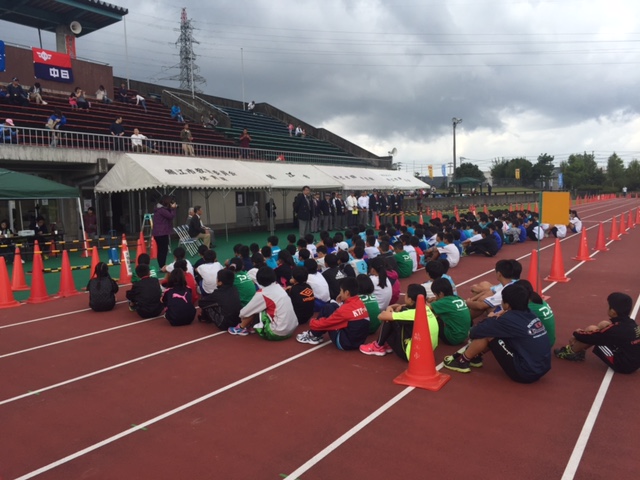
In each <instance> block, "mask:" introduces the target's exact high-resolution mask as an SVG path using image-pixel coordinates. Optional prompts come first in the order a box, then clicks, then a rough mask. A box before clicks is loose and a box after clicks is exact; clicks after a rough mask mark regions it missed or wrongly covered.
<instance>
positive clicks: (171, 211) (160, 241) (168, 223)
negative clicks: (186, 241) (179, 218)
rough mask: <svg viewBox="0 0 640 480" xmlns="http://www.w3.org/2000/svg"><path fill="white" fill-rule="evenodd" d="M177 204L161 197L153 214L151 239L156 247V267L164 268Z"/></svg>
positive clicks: (165, 197) (167, 197) (168, 198)
mask: <svg viewBox="0 0 640 480" xmlns="http://www.w3.org/2000/svg"><path fill="white" fill-rule="evenodd" d="M176 208H178V204H177V203H176V202H175V201H174V200H172V199H171V197H170V196H169V195H165V196H164V197H162V200H161V201H160V203H159V204H158V205H157V206H156V209H155V212H154V214H153V232H152V233H153V238H154V239H155V241H156V245H157V246H158V266H159V267H160V268H162V267H164V266H165V264H166V263H167V254H168V253H169V235H171V231H172V230H173V219H174V218H175V216H176Z"/></svg>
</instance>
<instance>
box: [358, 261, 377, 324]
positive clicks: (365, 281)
mask: <svg viewBox="0 0 640 480" xmlns="http://www.w3.org/2000/svg"><path fill="white" fill-rule="evenodd" d="M356 280H357V281H358V296H359V297H360V300H362V303H364V306H365V307H366V308H367V313H368V314H369V333H375V332H376V330H378V327H379V326H380V320H379V319H378V315H380V305H378V300H377V299H376V296H375V295H374V294H373V291H374V290H375V286H374V285H373V281H372V280H371V277H369V275H365V274H364V273H361V274H360V275H358V276H357V277H356Z"/></svg>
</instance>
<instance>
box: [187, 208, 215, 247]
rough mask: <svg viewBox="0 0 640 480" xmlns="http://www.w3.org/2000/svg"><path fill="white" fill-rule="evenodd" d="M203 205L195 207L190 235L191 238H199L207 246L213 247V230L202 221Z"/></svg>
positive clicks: (190, 223) (190, 225) (190, 221)
mask: <svg viewBox="0 0 640 480" xmlns="http://www.w3.org/2000/svg"><path fill="white" fill-rule="evenodd" d="M201 216H202V207H201V206H200V205H196V206H195V207H193V217H191V220H189V236H190V237H191V238H199V239H201V240H202V243H204V244H205V245H206V246H207V247H209V248H211V230H210V229H209V228H208V227H205V226H204V224H203V223H202V220H201V218H200V217H201Z"/></svg>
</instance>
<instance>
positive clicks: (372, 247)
mask: <svg viewBox="0 0 640 480" xmlns="http://www.w3.org/2000/svg"><path fill="white" fill-rule="evenodd" d="M364 254H365V255H366V256H367V259H368V260H372V259H374V258H376V257H377V256H378V255H380V250H378V247H377V246H376V237H374V236H373V235H369V236H367V241H366V246H365V247H364Z"/></svg>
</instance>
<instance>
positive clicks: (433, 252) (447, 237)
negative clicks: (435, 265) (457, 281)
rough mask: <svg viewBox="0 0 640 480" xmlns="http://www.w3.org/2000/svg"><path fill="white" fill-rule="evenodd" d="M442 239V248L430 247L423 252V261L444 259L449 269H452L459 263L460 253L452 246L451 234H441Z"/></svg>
mask: <svg viewBox="0 0 640 480" xmlns="http://www.w3.org/2000/svg"><path fill="white" fill-rule="evenodd" d="M442 239H443V241H444V246H442V247H437V246H436V247H431V248H430V249H429V250H427V252H425V259H427V258H429V259H430V260H437V259H438V258H442V257H444V258H445V259H446V260H447V261H448V262H449V267H451V268H453V267H455V266H457V265H458V262H460V251H459V250H458V247H456V246H455V245H454V244H453V234H451V233H443V234H442Z"/></svg>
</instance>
